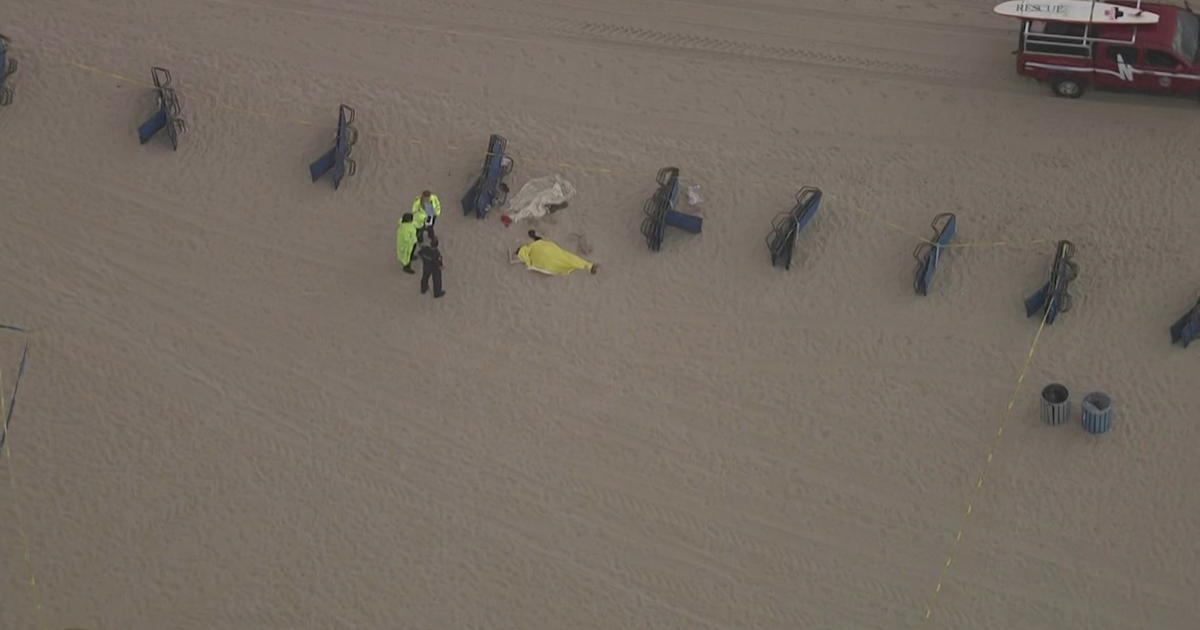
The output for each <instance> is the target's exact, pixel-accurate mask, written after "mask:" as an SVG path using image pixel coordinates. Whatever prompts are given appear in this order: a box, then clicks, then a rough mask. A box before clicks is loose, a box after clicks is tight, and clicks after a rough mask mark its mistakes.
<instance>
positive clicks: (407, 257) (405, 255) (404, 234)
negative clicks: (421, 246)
mask: <svg viewBox="0 0 1200 630" xmlns="http://www.w3.org/2000/svg"><path fill="white" fill-rule="evenodd" d="M416 249H417V224H416V223H415V222H413V215H412V213H411V212H405V213H404V216H402V217H400V224H399V225H397V226H396V260H399V261H400V262H401V263H404V273H416V272H415V271H413V268H412V256H413V251H415V250H416Z"/></svg>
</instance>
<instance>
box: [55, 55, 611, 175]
mask: <svg viewBox="0 0 1200 630" xmlns="http://www.w3.org/2000/svg"><path fill="white" fill-rule="evenodd" d="M67 63H68V64H70V65H72V66H74V67H76V68H78V69H80V70H85V71H87V72H91V73H94V74H98V75H102V76H106V77H110V78H113V79H120V80H122V81H128V82H130V83H133V84H135V85H141V86H144V87H148V88H153V87H154V84H153V83H151V82H149V81H144V80H141V79H135V78H133V77H127V76H125V75H123V74H117V73H115V72H109V71H108V70H104V69H102V68H96V67H94V66H89V65H86V64H82V63H79V62H77V61H71V60H68V61H67ZM188 93H189V94H201V95H204V96H206V97H208V98H209V99H210V101H211V103H212V104H213V105H214V106H216V107H219V108H221V109H227V110H229V111H233V112H238V113H241V114H250V115H252V116H259V117H262V118H266V119H268V120H274V121H277V122H280V123H286V124H293V125H305V126H309V127H312V126H316V125H318V124H319V123H316V122H314V121H311V120H304V119H301V118H286V117H282V116H275V115H272V114H268V113H265V112H261V111H256V110H253V109H247V108H245V107H241V106H238V105H233V104H231V103H228V102H226V101H223V100H221V99H220V98H218V97H217V96H216V95H214V94H210V93H206V92H204V91H203V90H197V89H195V88H189V89H188ZM364 135H367V136H371V137H374V138H389V139H392V140H397V141H400V142H407V143H409V144H426V143H425V142H424V141H422V140H418V139H414V138H402V137H400V136H396V135H390V134H382V133H371V134H364ZM442 146H443V147H445V148H447V149H451V150H454V151H458V150H460V149H462V148H463V147H460V146H458V145H456V144H444V145H442ZM557 166H559V167H560V168H568V169H575V170H577V171H590V172H595V173H612V172H613V170H612V169H610V168H603V167H596V166H580V165H578V164H569V163H566V162H559V163H558V164H557Z"/></svg>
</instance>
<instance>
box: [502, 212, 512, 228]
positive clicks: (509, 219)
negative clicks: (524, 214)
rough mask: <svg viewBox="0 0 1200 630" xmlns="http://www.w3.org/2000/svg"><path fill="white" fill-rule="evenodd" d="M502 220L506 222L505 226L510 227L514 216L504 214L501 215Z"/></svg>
mask: <svg viewBox="0 0 1200 630" xmlns="http://www.w3.org/2000/svg"><path fill="white" fill-rule="evenodd" d="M500 222H501V223H503V224H504V227H508V226H510V225H512V217H510V216H508V215H507V214H502V215H500Z"/></svg>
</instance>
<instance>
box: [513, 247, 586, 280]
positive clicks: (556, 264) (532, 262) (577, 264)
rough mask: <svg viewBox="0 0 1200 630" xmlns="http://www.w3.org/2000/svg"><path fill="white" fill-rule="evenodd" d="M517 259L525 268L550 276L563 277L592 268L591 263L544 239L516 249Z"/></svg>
mask: <svg viewBox="0 0 1200 630" xmlns="http://www.w3.org/2000/svg"><path fill="white" fill-rule="evenodd" d="M517 258H520V259H521V262H524V263H525V266H526V267H528V268H530V269H533V270H534V271H540V272H542V273H548V274H550V275H552V276H565V275H567V274H569V273H571V272H572V271H581V270H588V271H590V270H591V268H592V263H590V262H588V261H586V260H584V259H583V258H580V257H579V256H576V255H575V254H572V253H571V252H569V251H567V250H565V249H563V248H561V247H559V246H558V245H555V244H554V243H551V242H550V241H547V240H546V239H542V240H540V241H534V242H532V243H530V244H528V245H525V246H523V247H522V248H521V249H518V250H517Z"/></svg>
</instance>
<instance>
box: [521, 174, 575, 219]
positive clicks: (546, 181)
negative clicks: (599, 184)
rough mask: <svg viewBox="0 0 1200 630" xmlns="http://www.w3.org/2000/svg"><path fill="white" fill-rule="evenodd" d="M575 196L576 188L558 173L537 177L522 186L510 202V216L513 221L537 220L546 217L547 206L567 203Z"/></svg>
mask: <svg viewBox="0 0 1200 630" xmlns="http://www.w3.org/2000/svg"><path fill="white" fill-rule="evenodd" d="M574 196H575V187H574V186H572V185H571V182H569V181H567V180H566V179H565V178H563V176H562V175H558V174H557V173H556V174H554V175H547V176H545V177H535V178H533V179H531V180H529V181H527V182H525V185H524V186H521V190H519V191H517V194H516V195H514V196H512V197H510V198H509V200H508V211H507V214H508V216H510V217H512V220H513V221H520V220H521V219H537V218H541V217H543V216H545V215H546V212H547V210H546V206H548V205H551V204H556V203H562V202H564V201H567V200H568V199H570V198H571V197H574Z"/></svg>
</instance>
